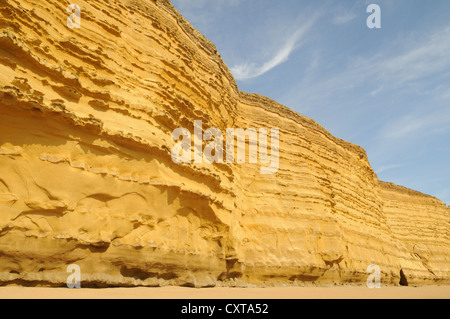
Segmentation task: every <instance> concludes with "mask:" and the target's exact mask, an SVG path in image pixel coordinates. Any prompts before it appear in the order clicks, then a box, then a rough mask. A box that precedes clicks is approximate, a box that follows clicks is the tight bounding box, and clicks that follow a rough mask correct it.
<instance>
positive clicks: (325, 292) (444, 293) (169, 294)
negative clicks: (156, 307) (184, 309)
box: [0, 286, 450, 299]
mask: <svg viewBox="0 0 450 319" xmlns="http://www.w3.org/2000/svg"><path fill="white" fill-rule="evenodd" d="M0 298H2V299H16V298H24V299H36V298H43V299H47V298H57V299H60V298H64V299H66V298H70V299H72V298H73V299H79V298H87V299H97V298H102V299H130V298H131V299H449V298H450V286H425V287H418V288H415V287H387V288H380V289H368V288H365V287H330V288H309V287H308V288H303V287H302V288H298V287H295V288H247V289H246V288H210V289H193V288H180V287H164V288H108V289H67V288H26V287H0Z"/></svg>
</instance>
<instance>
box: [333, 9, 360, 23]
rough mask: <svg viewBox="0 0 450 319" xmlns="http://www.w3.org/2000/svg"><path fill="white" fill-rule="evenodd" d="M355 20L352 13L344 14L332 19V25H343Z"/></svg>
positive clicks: (354, 15)
mask: <svg viewBox="0 0 450 319" xmlns="http://www.w3.org/2000/svg"><path fill="white" fill-rule="evenodd" d="M354 19H356V14H355V13H353V12H345V13H343V14H341V15H337V16H335V17H334V18H333V23H334V24H345V23H348V22H350V21H352V20H354Z"/></svg>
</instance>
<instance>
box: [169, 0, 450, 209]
mask: <svg viewBox="0 0 450 319" xmlns="http://www.w3.org/2000/svg"><path fill="white" fill-rule="evenodd" d="M172 3H173V5H174V6H175V7H176V8H177V9H178V10H179V11H180V12H181V13H182V14H183V15H184V16H185V17H186V18H187V19H188V20H189V21H190V22H191V23H192V24H193V25H194V27H195V28H197V29H198V30H199V31H200V32H201V33H203V34H204V35H205V36H206V37H207V38H208V39H209V40H211V41H212V42H213V43H214V44H215V45H216V46H217V48H218V50H219V52H220V54H221V55H222V58H223V60H224V61H225V63H226V64H227V65H228V67H229V68H230V70H231V71H232V73H233V75H234V76H235V78H236V81H237V84H238V86H239V89H240V90H242V91H245V92H249V93H259V94H262V95H265V96H267V97H270V98H272V99H274V100H276V101H277V102H279V103H281V104H283V105H286V106H287V107H289V108H291V109H293V110H295V111H297V112H298V113H301V114H303V115H305V116H308V117H310V118H312V119H314V120H315V121H317V122H318V123H319V124H321V125H323V126H324V127H325V128H326V129H327V130H329V131H330V132H331V133H332V134H333V135H335V136H336V137H339V138H342V139H344V140H347V141H350V142H352V143H355V144H358V145H360V146H362V147H363V148H364V149H366V150H367V154H368V156H369V160H370V163H371V165H372V167H373V169H374V170H375V172H376V173H377V175H378V177H379V179H381V180H383V181H388V182H393V183H396V184H399V185H403V186H406V187H409V188H412V189H415V190H418V191H421V192H423V193H426V194H430V195H433V196H436V197H437V198H439V199H441V200H443V201H444V202H446V203H447V204H450V168H449V163H450V161H449V158H450V1H448V0H433V1H425V0H378V1H364V0H354V1H351V0H347V1H342V0H341V1H339V0H326V1H311V0H309V1H306V0H280V1H273V0H172ZM371 3H375V4H378V5H379V6H380V7H381V26H382V28H381V29H369V28H368V27H367V25H366V20H367V18H368V17H369V15H370V13H367V12H366V9H367V6H368V5H369V4H371Z"/></svg>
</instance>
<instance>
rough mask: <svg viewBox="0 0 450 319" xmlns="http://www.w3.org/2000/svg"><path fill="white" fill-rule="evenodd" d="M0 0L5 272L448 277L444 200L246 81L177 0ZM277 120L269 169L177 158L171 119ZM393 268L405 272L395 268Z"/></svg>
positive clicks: (43, 279) (181, 123) (166, 280)
mask: <svg viewBox="0 0 450 319" xmlns="http://www.w3.org/2000/svg"><path fill="white" fill-rule="evenodd" d="M77 4H78V5H79V6H80V7H81V8H82V12H81V18H82V25H81V28H80V29H69V28H68V27H67V26H66V19H67V16H68V13H66V8H67V6H68V5H69V2H67V1H57V0H50V1H45V2H42V1H37V0H21V1H16V0H6V1H2V2H1V3H0V28H1V29H0V282H1V284H23V285H55V286H59V285H65V284H66V279H67V276H68V274H67V271H66V270H67V266H68V265H70V264H77V265H79V266H80V268H81V272H82V278H81V279H82V285H84V286H114V285H117V286H136V285H147V286H158V285H167V284H174V285H187V286H200V287H202V286H203V287H204V286H214V285H236V284H238V285H246V284H258V285H272V284H278V285H279V284H305V283H314V284H327V283H338V284H344V283H354V284H365V282H366V279H367V276H368V274H367V273H366V269H367V267H368V266H369V265H371V264H376V265H379V266H380V268H381V273H382V276H381V279H382V282H383V283H384V284H398V283H399V282H400V281H402V282H403V283H405V281H407V282H408V283H409V284H428V283H449V281H450V269H449V265H450V257H449V256H450V242H449V236H450V226H449V222H450V221H449V209H448V208H447V207H446V205H445V204H444V203H442V202H440V201H439V200H437V199H435V198H432V197H429V196H425V195H422V194H420V193H417V192H413V191H410V190H407V189H403V188H401V187H398V186H395V185H391V184H387V183H380V182H379V181H378V178H377V176H376V174H375V173H374V172H373V170H372V168H371V167H370V164H369V161H368V159H367V156H366V153H365V151H364V150H363V149H362V148H360V147H358V146H355V145H353V144H351V143H348V142H345V141H342V140H340V139H338V138H335V137H333V136H332V135H331V134H330V133H329V132H327V131H326V130H325V129H324V128H322V127H321V126H319V125H318V124H317V123H315V122H314V121H313V120H311V119H308V118H306V117H303V116H301V115H299V114H297V113H295V112H293V111H291V110H289V109H288V108H286V107H284V106H281V105H279V104H277V103H276V102H274V101H272V100H269V99H267V98H265V97H262V96H258V95H250V94H246V93H243V92H240V91H239V90H238V88H237V86H236V83H235V81H234V79H233V77H232V75H231V74H230V72H229V71H228V69H227V67H226V65H225V64H224V63H223V61H222V60H221V58H220V55H219V53H218V52H217V50H216V48H215V47H214V45H213V44H211V43H210V42H209V41H207V40H206V39H205V38H204V37H203V36H202V35H201V34H200V33H199V32H198V31H196V30H195V29H193V28H192V26H191V25H190V24H189V23H188V22H187V21H185V20H184V19H183V17H182V16H181V15H180V14H179V13H178V12H177V11H176V10H175V9H174V8H173V7H172V5H171V4H170V2H169V1H159V0H158V1H138V0H128V1H105V0H100V1H95V2H93V1H81V0H80V1H77ZM195 120H202V123H203V128H204V129H206V128H212V127H215V128H219V129H221V130H223V131H225V130H226V128H240V127H242V128H279V129H280V135H279V150H280V158H279V169H278V171H277V173H276V174H273V175H262V174H261V173H260V167H261V165H260V164H248V163H246V164H237V163H234V164H208V163H201V164H195V163H192V164H176V163H174V162H173V161H172V158H171V149H172V148H173V146H174V145H175V141H173V140H172V137H171V135H172V132H173V130H174V129H176V128H179V127H183V128H187V129H189V131H190V132H193V131H194V121H195ZM401 274H402V275H401Z"/></svg>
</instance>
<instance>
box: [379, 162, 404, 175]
mask: <svg viewBox="0 0 450 319" xmlns="http://www.w3.org/2000/svg"><path fill="white" fill-rule="evenodd" d="M403 166H404V165H399V164H392V165H385V166H381V167H380V168H379V169H377V170H376V173H377V174H381V173H383V172H386V171H389V170H392V169H395V168H400V167H403Z"/></svg>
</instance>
